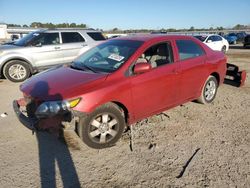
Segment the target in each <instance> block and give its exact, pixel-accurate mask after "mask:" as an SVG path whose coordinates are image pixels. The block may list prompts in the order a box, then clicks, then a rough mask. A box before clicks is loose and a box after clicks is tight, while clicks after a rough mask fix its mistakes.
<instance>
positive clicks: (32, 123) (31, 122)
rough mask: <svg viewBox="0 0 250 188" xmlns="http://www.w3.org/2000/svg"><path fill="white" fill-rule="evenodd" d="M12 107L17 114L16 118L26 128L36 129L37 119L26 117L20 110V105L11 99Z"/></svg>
mask: <svg viewBox="0 0 250 188" xmlns="http://www.w3.org/2000/svg"><path fill="white" fill-rule="evenodd" d="M13 109H14V111H15V113H16V115H17V118H18V119H19V121H20V122H21V123H22V124H23V125H24V126H25V127H26V128H28V129H30V130H32V131H36V127H37V122H38V121H37V119H31V118H28V117H27V116H25V115H24V114H23V113H22V112H21V110H20V105H19V104H18V101H16V100H14V101H13Z"/></svg>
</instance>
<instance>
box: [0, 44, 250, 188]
mask: <svg viewBox="0 0 250 188" xmlns="http://www.w3.org/2000/svg"><path fill="white" fill-rule="evenodd" d="M227 56H228V61H229V63H233V64H236V65H238V66H239V67H240V68H241V69H245V70H247V73H248V77H249V74H250V49H241V47H240V46H235V47H234V48H233V49H230V50H229V52H228V53H227ZM18 97H21V93H20V92H19V84H16V83H11V82H9V81H7V80H0V114H3V113H6V114H7V115H6V117H0V187H3V188H7V187H8V188H11V187H25V188H28V187H43V188H45V187H46V188H49V187H220V188H221V187H225V188H228V187H242V188H247V187H250V81H249V79H248V80H247V82H246V85H245V86H244V87H242V88H237V87H233V86H230V85H222V86H221V87H220V88H219V91H218V94H217V98H216V100H215V101H214V102H213V103H212V104H209V105H201V104H197V103H194V102H190V103H187V104H184V105H181V106H178V107H176V108H174V109H171V110H169V111H166V112H164V113H163V114H160V115H156V116H153V117H151V118H148V119H146V120H143V121H141V122H139V123H137V124H136V125H135V126H134V127H133V134H132V135H133V141H134V142H133V151H131V150H130V145H129V144H130V139H129V133H128V134H125V135H124V136H123V137H122V139H121V140H120V141H119V142H118V143H117V145H116V146H114V147H111V148H108V149H103V150H94V149H90V148H88V147H87V146H85V145H84V144H83V143H82V142H81V141H80V140H79V139H78V138H77V137H76V136H75V135H74V134H73V133H71V132H65V142H64V141H62V140H59V139H57V138H56V137H55V136H53V135H51V134H49V133H45V132H40V133H37V134H36V133H35V134H34V135H33V134H32V133H31V132H30V131H29V130H27V129H26V128H25V127H23V126H22V125H21V124H20V123H19V122H18V120H17V118H16V117H15V114H14V112H13V110H12V100H13V99H16V98H18ZM2 116H4V115H2ZM192 156H193V158H192ZM188 162H189V163H188ZM185 167H186V168H185ZM183 169H185V171H183ZM183 172H184V173H183Z"/></svg>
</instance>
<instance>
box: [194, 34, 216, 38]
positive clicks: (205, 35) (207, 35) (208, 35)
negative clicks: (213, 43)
mask: <svg viewBox="0 0 250 188" xmlns="http://www.w3.org/2000/svg"><path fill="white" fill-rule="evenodd" d="M194 36H203V37H210V36H220V35H218V34H199V35H194Z"/></svg>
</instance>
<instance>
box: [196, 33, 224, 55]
mask: <svg viewBox="0 0 250 188" xmlns="http://www.w3.org/2000/svg"><path fill="white" fill-rule="evenodd" d="M194 37H195V38H197V39H199V40H200V41H201V42H203V43H204V44H206V45H207V46H209V47H210V48H211V49H213V50H217V51H222V52H224V53H226V52H227V51H228V48H229V44H228V42H227V40H226V39H224V38H223V37H222V36H220V35H214V34H211V35H195V36H194Z"/></svg>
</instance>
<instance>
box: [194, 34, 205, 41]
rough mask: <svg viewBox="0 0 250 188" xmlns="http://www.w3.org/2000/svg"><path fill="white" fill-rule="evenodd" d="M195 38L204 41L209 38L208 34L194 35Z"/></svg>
mask: <svg viewBox="0 0 250 188" xmlns="http://www.w3.org/2000/svg"><path fill="white" fill-rule="evenodd" d="M194 37H195V38H197V39H199V40H200V41H201V42H204V41H205V40H206V38H207V36H202V35H197V36H194Z"/></svg>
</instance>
